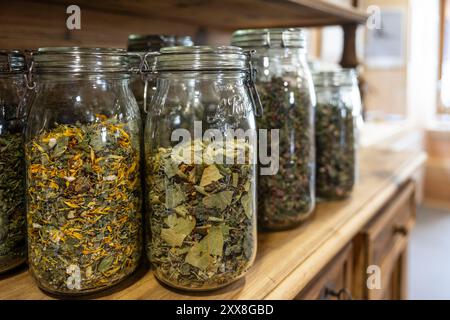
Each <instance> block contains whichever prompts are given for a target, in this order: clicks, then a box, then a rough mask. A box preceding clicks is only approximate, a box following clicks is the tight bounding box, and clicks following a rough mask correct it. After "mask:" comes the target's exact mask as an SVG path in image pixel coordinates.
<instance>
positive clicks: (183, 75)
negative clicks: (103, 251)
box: [149, 70, 249, 80]
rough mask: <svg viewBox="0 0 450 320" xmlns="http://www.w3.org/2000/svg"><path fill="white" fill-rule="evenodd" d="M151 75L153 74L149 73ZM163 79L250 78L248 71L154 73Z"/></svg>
mask: <svg viewBox="0 0 450 320" xmlns="http://www.w3.org/2000/svg"><path fill="white" fill-rule="evenodd" d="M149 76H150V77H151V76H152V74H149ZM153 76H156V77H157V78H161V79H171V78H174V79H186V80H188V79H199V80H200V79H201V80H244V79H248V78H249V72H246V71H242V70H240V71H231V70H227V71H205V70H201V71H181V70H180V71H163V72H158V73H156V74H153Z"/></svg>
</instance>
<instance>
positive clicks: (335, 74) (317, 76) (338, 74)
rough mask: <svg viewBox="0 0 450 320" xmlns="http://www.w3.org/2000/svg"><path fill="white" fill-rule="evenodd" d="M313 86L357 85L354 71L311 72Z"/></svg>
mask: <svg viewBox="0 0 450 320" xmlns="http://www.w3.org/2000/svg"><path fill="white" fill-rule="evenodd" d="M312 76H313V81H314V85H315V86H318V87H341V86H353V85H355V84H356V85H357V84H358V79H357V74H356V71H355V69H341V70H336V71H320V72H313V74H312Z"/></svg>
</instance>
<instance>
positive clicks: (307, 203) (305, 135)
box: [232, 28, 315, 230]
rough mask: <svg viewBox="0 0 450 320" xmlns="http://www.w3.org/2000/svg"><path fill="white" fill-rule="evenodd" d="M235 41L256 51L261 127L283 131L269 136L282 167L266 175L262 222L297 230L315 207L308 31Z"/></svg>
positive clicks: (256, 33)
mask: <svg viewBox="0 0 450 320" xmlns="http://www.w3.org/2000/svg"><path fill="white" fill-rule="evenodd" d="M232 44H233V45H236V46H240V47H243V48H248V49H253V50H255V51H256V54H255V55H254V58H253V64H254V66H255V67H256V69H257V82H256V86H257V90H258V93H259V95H260V97H261V102H262V105H263V110H264V112H263V116H262V118H261V119H259V121H258V128H259V129H267V130H269V131H271V133H275V132H278V133H279V139H278V141H272V135H271V134H269V135H268V146H270V145H271V143H275V144H278V145H279V166H278V168H277V167H273V169H272V171H271V173H270V174H264V175H263V174H261V175H260V178H259V189H258V190H259V191H258V192H259V199H260V201H259V211H258V212H259V225H260V226H261V227H262V228H263V229H268V230H280V229H288V228H292V227H294V226H296V225H298V224H299V223H301V222H302V221H304V220H305V219H307V218H308V217H309V216H310V215H311V213H312V212H313V210H314V206H315V195H314V152H315V151H314V106H315V93H314V86H313V83H312V78H311V73H310V70H309V67H308V63H307V61H306V49H305V47H306V44H305V35H304V33H303V31H302V30H301V29H297V28H290V29H252V30H238V31H236V32H234V34H233V38H232ZM260 167H263V165H262V164H260ZM261 173H262V171H261Z"/></svg>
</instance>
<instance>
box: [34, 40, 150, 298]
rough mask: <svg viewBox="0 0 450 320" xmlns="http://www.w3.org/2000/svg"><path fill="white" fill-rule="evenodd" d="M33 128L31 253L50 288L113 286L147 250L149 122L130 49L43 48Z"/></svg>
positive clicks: (40, 279) (37, 62) (76, 290)
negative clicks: (144, 140) (144, 181)
mask: <svg viewBox="0 0 450 320" xmlns="http://www.w3.org/2000/svg"><path fill="white" fill-rule="evenodd" d="M31 69H32V71H33V73H32V77H33V78H32V79H33V81H35V84H36V86H37V88H36V97H35V99H34V102H33V103H32V106H31V109H30V113H29V117H28V125H27V130H26V148H25V154H26V165H27V168H26V173H27V219H28V256H29V266H30V270H31V273H32V274H33V276H34V278H35V279H36V281H37V283H38V285H39V287H41V288H42V289H43V290H46V291H49V292H52V293H57V294H67V295H75V294H82V293H90V292H95V291H99V290H101V289H104V288H107V287H110V286H112V285H114V284H116V283H118V282H119V281H121V280H123V279H124V278H126V277H127V276H128V275H130V274H131V273H132V272H133V271H134V270H135V269H136V267H137V266H138V263H139V260H140V257H141V250H142V214H141V180H140V160H141V157H140V139H141V137H140V135H141V132H140V130H141V120H140V115H139V109H138V106H137V104H136V100H135V99H134V97H133V94H132V93H131V91H130V89H129V72H128V71H129V66H128V58H127V52H126V51H125V50H120V49H94V48H42V49H39V50H38V51H37V52H36V53H35V54H34V57H33V65H32V67H31Z"/></svg>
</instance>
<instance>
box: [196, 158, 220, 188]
mask: <svg viewBox="0 0 450 320" xmlns="http://www.w3.org/2000/svg"><path fill="white" fill-rule="evenodd" d="M222 178H223V176H222V175H221V174H220V171H219V169H217V167H216V166H215V165H214V164H212V165H210V166H208V167H206V168H205V170H204V171H203V175H202V179H201V180H200V187H205V186H207V185H209V184H211V183H213V182H216V181H219V180H220V179H222Z"/></svg>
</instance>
